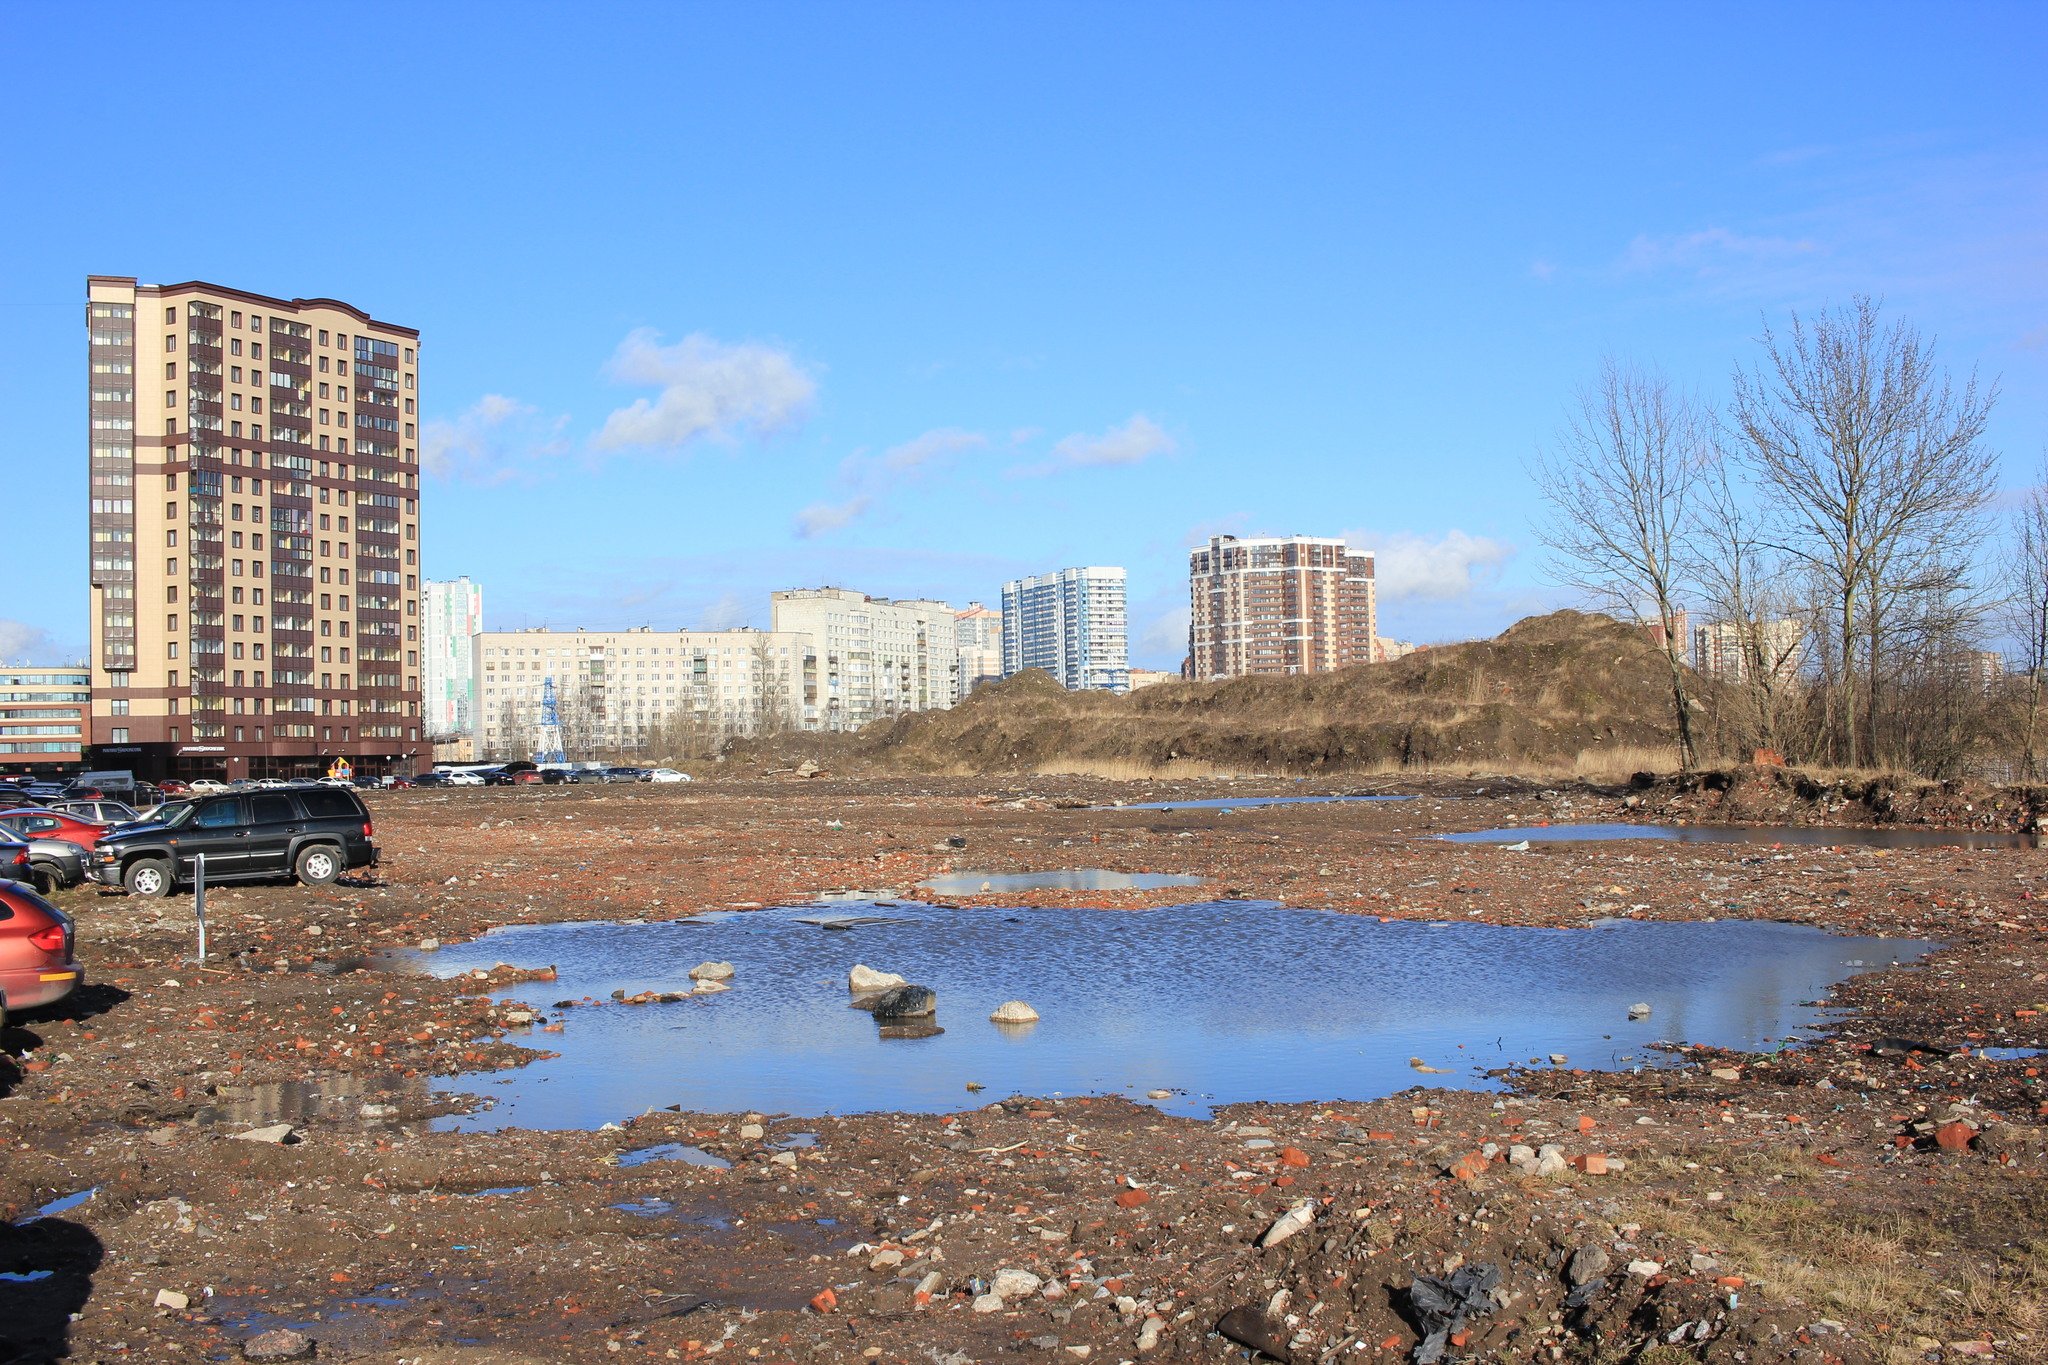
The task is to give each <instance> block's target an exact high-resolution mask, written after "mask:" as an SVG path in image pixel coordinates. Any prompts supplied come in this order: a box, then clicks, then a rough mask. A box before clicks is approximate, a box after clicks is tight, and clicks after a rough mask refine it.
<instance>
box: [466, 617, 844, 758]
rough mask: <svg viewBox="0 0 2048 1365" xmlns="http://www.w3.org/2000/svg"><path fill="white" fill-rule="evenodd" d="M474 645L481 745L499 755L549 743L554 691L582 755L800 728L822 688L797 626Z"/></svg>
mask: <svg viewBox="0 0 2048 1365" xmlns="http://www.w3.org/2000/svg"><path fill="white" fill-rule="evenodd" d="M474 646H475V664H474V668H475V673H476V681H477V690H478V694H479V695H478V697H477V708H478V711H477V715H478V726H477V744H476V752H477V754H478V756H479V757H480V758H483V759H486V760H490V761H493V762H505V761H510V760H513V759H522V758H531V757H532V756H533V755H534V754H535V753H537V752H539V751H540V750H541V748H542V747H543V746H542V744H541V738H542V731H543V729H544V727H545V725H546V711H545V707H546V701H547V694H548V691H549V689H550V687H552V689H553V691H554V697H555V713H556V723H557V724H559V725H560V726H561V737H562V747H563V749H564V751H565V752H566V753H567V754H568V755H569V757H570V758H571V759H572V760H585V759H592V758H595V757H597V756H598V755H599V754H600V753H608V754H622V753H637V752H640V751H642V750H644V749H645V748H646V747H647V746H648V745H650V744H658V743H660V742H661V741H663V740H664V739H669V738H685V737H687V738H695V739H714V740H715V739H719V738H723V737H726V736H729V735H753V734H760V733H763V732H766V731H771V730H779V729H796V728H799V727H801V726H802V725H803V719H802V718H803V713H804V710H805V708H806V705H807V703H806V700H805V699H806V698H807V697H815V696H816V695H817V689H818V659H817V655H816V653H815V651H814V650H813V649H812V648H811V642H810V637H809V636H807V635H802V634H794V633H789V632H779V631H761V630H672V631H656V630H653V629H649V628H635V629H632V630H620V631H603V630H595V631H593V630H576V631H567V630H549V629H547V628H545V627H540V628H536V629H533V630H519V631H485V632H483V633H481V634H479V635H477V636H476V637H475V640H474ZM813 728H815V727H813Z"/></svg>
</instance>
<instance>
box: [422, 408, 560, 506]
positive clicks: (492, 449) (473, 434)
mask: <svg viewBox="0 0 2048 1365" xmlns="http://www.w3.org/2000/svg"><path fill="white" fill-rule="evenodd" d="M568 422H569V419H568V418H567V417H556V418H552V419H548V418H543V417H542V416H541V415H540V409H539V408H536V407H534V406H533V405H532V404H530V403H522V402H520V401H519V400H518V399H516V398H507V397H506V396H505V395H504V394H501V393H487V394H485V395H484V396H483V397H482V398H479V399H477V401H476V402H474V403H472V404H471V405H470V406H469V407H468V408H467V409H465V410H464V411H463V412H462V413H461V414H460V415H458V416H457V417H455V418H454V419H453V420H447V419H442V420H436V421H430V422H428V423H427V424H426V430H425V432H424V433H423V435H422V436H421V438H420V466H421V468H423V469H425V470H426V472H427V473H428V474H430V475H433V476H435V477H437V478H443V479H463V480H465V481H467V482H470V483H483V484H496V483H503V482H505V481H506V480H507V479H512V478H517V477H519V476H520V475H521V474H522V473H526V472H529V470H530V466H532V464H533V463H534V462H535V461H537V460H541V459H545V458H547V457H550V456H558V455H563V454H566V453H568V450H569V442H568V441H567V440H566V439H565V438H564V437H563V436H562V428H563V427H565V426H567V425H568Z"/></svg>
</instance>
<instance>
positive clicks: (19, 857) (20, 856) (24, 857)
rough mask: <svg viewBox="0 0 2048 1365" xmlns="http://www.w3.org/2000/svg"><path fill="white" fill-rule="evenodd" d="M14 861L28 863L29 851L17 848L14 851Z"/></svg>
mask: <svg viewBox="0 0 2048 1365" xmlns="http://www.w3.org/2000/svg"><path fill="white" fill-rule="evenodd" d="M14 861H15V862H16V863H25V862H27V861H28V850H27V849H25V848H17V849H16V850H14Z"/></svg>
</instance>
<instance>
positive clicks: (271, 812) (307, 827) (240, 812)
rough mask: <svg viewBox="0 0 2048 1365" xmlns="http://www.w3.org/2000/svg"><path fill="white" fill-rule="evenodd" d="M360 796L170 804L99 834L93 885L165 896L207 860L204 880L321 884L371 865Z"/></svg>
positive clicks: (303, 790)
mask: <svg viewBox="0 0 2048 1365" xmlns="http://www.w3.org/2000/svg"><path fill="white" fill-rule="evenodd" d="M373 833H374V831H373V830H372V828H371V825H370V813H369V811H367V810H365V809H364V808H363V802H362V798H361V797H359V796H357V795H356V794H355V793H354V792H352V791H347V790H344V789H343V788H340V787H299V788H293V789H291V790H289V791H247V792H234V793H231V794H229V795H225V796H203V797H199V798H198V799H196V800H192V801H173V802H171V803H169V804H168V805H165V806H163V807H161V808H160V809H159V810H158V811H157V812H156V814H155V815H154V816H152V817H151V818H150V820H149V822H148V823H147V824H141V825H130V826H125V827H123V828H121V829H118V830H115V831H112V832H110V833H108V834H105V835H102V836H101V838H100V841H99V843H98V844H97V845H96V846H95V847H94V849H93V855H92V879H93V880H94V881H96V882H100V883H102V884H104V885H106V886H122V887H126V888H127V889H128V890H129V891H130V892H131V893H132V894H134V895H137V896H168V895H169V894H170V893H171V891H172V890H173V889H174V888H175V887H176V886H180V885H186V884H189V883H190V882H191V881H192V877H193V869H194V867H195V866H196V860H197V858H198V857H199V855H201V854H205V855H206V880H208V881H209V882H240V881H253V880H256V879H258V878H263V877H279V876H285V875H291V876H295V877H297V878H298V879H299V881H300V882H302V883H303V884H305V885H307V886H322V885H325V884H326V883H328V882H331V881H333V880H334V879H335V878H337V877H339V876H340V875H341V874H342V873H343V872H346V871H347V870H349V869H350V868H354V867H367V866H372V865H374V864H375V863H376V861H377V846H376V844H374V843H372V842H371V836H372V835H373Z"/></svg>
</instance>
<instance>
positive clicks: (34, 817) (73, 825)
mask: <svg viewBox="0 0 2048 1365" xmlns="http://www.w3.org/2000/svg"><path fill="white" fill-rule="evenodd" d="M0 825H5V826H6V827H7V828H9V829H11V830H13V831H14V832H15V833H16V834H19V835H21V836H22V837H23V838H24V839H67V840H69V841H70V842H72V843H74V844H77V845H78V846H79V847H80V848H91V847H92V846H93V845H94V844H96V843H98V842H99V841H100V836H101V835H103V834H105V833H106V832H107V827H106V826H105V825H103V824H101V823H99V822H98V821H96V820H83V819H80V818H79V817H78V816H75V815H70V814H67V813H65V812H63V811H59V810H52V809H50V808H49V807H47V806H36V807H33V808H31V809H28V810H19V809H16V810H0Z"/></svg>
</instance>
